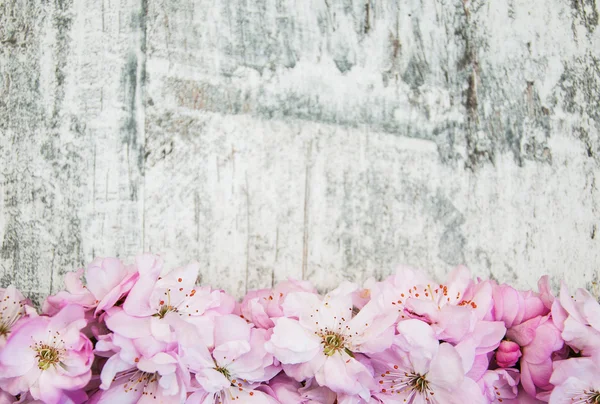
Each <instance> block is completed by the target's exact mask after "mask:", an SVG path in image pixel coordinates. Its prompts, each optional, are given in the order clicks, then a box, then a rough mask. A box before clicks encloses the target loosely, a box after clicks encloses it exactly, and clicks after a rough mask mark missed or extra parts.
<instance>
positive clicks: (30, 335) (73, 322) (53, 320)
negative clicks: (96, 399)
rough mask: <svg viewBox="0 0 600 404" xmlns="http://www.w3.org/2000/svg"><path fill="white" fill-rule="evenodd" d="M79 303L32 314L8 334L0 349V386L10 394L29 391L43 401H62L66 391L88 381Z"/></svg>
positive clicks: (89, 355)
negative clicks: (50, 313) (51, 313)
mask: <svg viewBox="0 0 600 404" xmlns="http://www.w3.org/2000/svg"><path fill="white" fill-rule="evenodd" d="M85 325H86V323H85V320H84V312H83V309H82V308H81V307H80V306H77V305H69V306H65V307H64V308H63V309H62V310H61V311H60V312H58V313H57V314H56V315H55V316H53V317H46V316H40V317H33V318H30V319H28V320H26V321H24V322H23V323H22V324H21V325H20V326H19V327H18V328H17V329H16V330H14V332H13V333H12V334H11V335H10V337H9V338H8V340H7V342H6V346H5V347H4V349H3V350H2V351H1V352H0V375H2V376H0V388H2V389H4V390H5V391H7V392H9V393H10V394H12V395H17V394H19V393H23V392H27V391H29V392H30V393H31V395H32V397H33V398H34V399H39V400H42V401H44V402H46V403H59V402H64V400H65V397H66V396H68V393H67V392H68V391H76V390H79V389H82V388H83V387H84V386H85V385H86V384H87V383H88V381H89V380H90V377H91V371H90V367H91V365H92V361H93V353H92V344H91V342H90V340H89V339H88V338H87V337H85V335H83V334H82V333H81V332H80V330H81V329H82V328H83V327H85Z"/></svg>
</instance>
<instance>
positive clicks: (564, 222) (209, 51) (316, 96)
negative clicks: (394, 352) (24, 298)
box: [0, 0, 600, 300]
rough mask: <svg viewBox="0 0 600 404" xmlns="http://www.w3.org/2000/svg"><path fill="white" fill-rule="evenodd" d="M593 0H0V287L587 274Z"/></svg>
mask: <svg viewBox="0 0 600 404" xmlns="http://www.w3.org/2000/svg"><path fill="white" fill-rule="evenodd" d="M598 23H599V7H598V4H597V2H596V0H506V1H491V0H485V1H484V0H474V1H461V0H452V1H450V0H397V1H392V0H295V1H294V0H235V1H234V0H180V1H158V0H56V1H41V0H37V1H26V0H0V194H1V197H0V241H1V247H0V283H1V285H2V286H6V285H7V284H9V283H14V284H16V285H17V286H18V287H20V288H22V289H23V290H24V291H25V292H27V293H30V294H31V295H33V296H34V297H35V298H36V299H38V300H39V299H41V298H43V297H44V296H46V295H47V294H48V293H51V292H54V291H56V290H57V289H59V288H60V287H61V285H62V275H63V274H64V273H65V272H66V271H70V270H73V269H75V268H77V267H79V266H81V265H83V264H84V263H85V262H88V261H90V260H91V259H92V258H93V257H94V256H98V255H100V256H106V255H117V256H120V257H122V258H124V259H125V260H130V259H131V258H132V257H133V256H134V255H135V254H136V253H138V252H141V251H153V252H158V253H161V254H163V255H164V257H165V258H166V260H167V263H168V265H170V266H176V265H180V264H183V263H185V262H187V261H190V260H193V259H195V260H198V261H199V262H200V263H201V264H202V268H203V270H202V273H201V278H202V282H203V283H208V284H211V285H213V286H217V287H222V288H225V289H227V290H228V291H230V292H231V293H233V294H235V295H236V296H241V295H243V293H244V292H245V291H246V290H247V289H248V288H256V287H266V286H270V285H271V284H272V283H273V282H277V281H278V280H282V279H285V278H287V277H295V278H306V279H310V280H312V281H313V282H314V283H315V284H316V285H317V286H318V287H319V288H320V289H321V290H326V289H329V288H332V287H334V286H335V285H336V284H338V283H339V282H340V281H341V280H343V279H349V280H354V281H358V282H361V281H363V280H364V279H366V278H367V277H369V276H375V277H379V278H380V277H382V276H384V275H386V274H389V273H391V272H392V271H393V270H394V267H395V266H396V265H397V264H400V263H405V264H411V265H413V266H418V267H423V268H426V269H427V270H429V271H430V272H431V273H432V274H434V275H436V276H440V277H442V276H444V274H446V273H447V271H448V270H449V269H450V268H452V267H453V266H454V265H456V264H459V263H465V264H467V265H468V266H469V267H471V268H472V270H473V272H474V273H475V274H477V275H478V276H482V277H490V276H491V277H494V278H496V279H498V280H499V281H504V282H512V283H514V284H515V285H517V286H520V287H533V286H535V283H536V281H537V279H538V277H539V276H540V275H542V274H545V273H548V274H550V275H552V276H553V277H554V279H555V282H556V281H558V280H560V279H561V278H563V277H564V278H566V279H567V282H568V283H569V284H570V285H573V286H574V285H579V286H587V287H592V286H593V282H596V281H597V280H598V266H599V262H600V260H599V258H600V248H599V247H600V244H599V239H600V229H599V226H600V219H599V208H600V193H599V191H598V185H597V184H596V181H597V180H596V177H597V176H598V172H599V171H598V167H599V163H600V141H599V128H600V60H599V59H600V28H598Z"/></svg>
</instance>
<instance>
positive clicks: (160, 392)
mask: <svg viewBox="0 0 600 404" xmlns="http://www.w3.org/2000/svg"><path fill="white" fill-rule="evenodd" d="M114 357H116V355H115V356H114ZM111 359H112V358H111ZM109 361H110V359H109ZM107 365H108V366H106V365H105V368H104V370H103V371H102V373H103V374H102V379H103V384H102V386H101V390H99V391H98V392H97V393H96V394H94V395H93V396H92V397H91V399H90V401H89V402H90V403H111V404H112V403H145V402H147V403H155V402H162V403H173V404H177V403H181V402H183V401H185V398H186V396H187V387H188V385H189V373H188V371H187V370H186V369H185V367H184V366H183V365H182V363H181V360H180V358H179V357H178V356H177V355H176V354H175V353H173V352H158V353H156V354H155V355H154V356H152V357H149V358H148V357H136V358H134V359H133V361H131V362H130V363H128V362H127V360H124V356H123V355H121V356H120V358H119V359H118V361H115V362H114V363H110V364H109V363H108V362H107ZM109 368H110V370H109Z"/></svg>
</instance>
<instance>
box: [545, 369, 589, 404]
mask: <svg viewBox="0 0 600 404" xmlns="http://www.w3.org/2000/svg"><path fill="white" fill-rule="evenodd" d="M550 383H552V384H553V385H554V386H556V387H554V390H552V393H551V395H550V401H549V403H550V404H573V403H582V404H583V403H589V404H597V403H600V364H599V363H598V361H597V360H593V359H591V358H571V359H567V360H562V361H557V362H555V363H554V371H553V372H552V377H551V378H550Z"/></svg>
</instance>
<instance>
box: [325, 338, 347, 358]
mask: <svg viewBox="0 0 600 404" xmlns="http://www.w3.org/2000/svg"><path fill="white" fill-rule="evenodd" d="M322 344H323V352H324V353H325V355H327V356H331V355H333V354H334V353H336V352H338V351H340V350H342V349H344V337H343V336H341V335H339V334H335V333H332V334H326V335H324V336H323V341H322Z"/></svg>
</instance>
